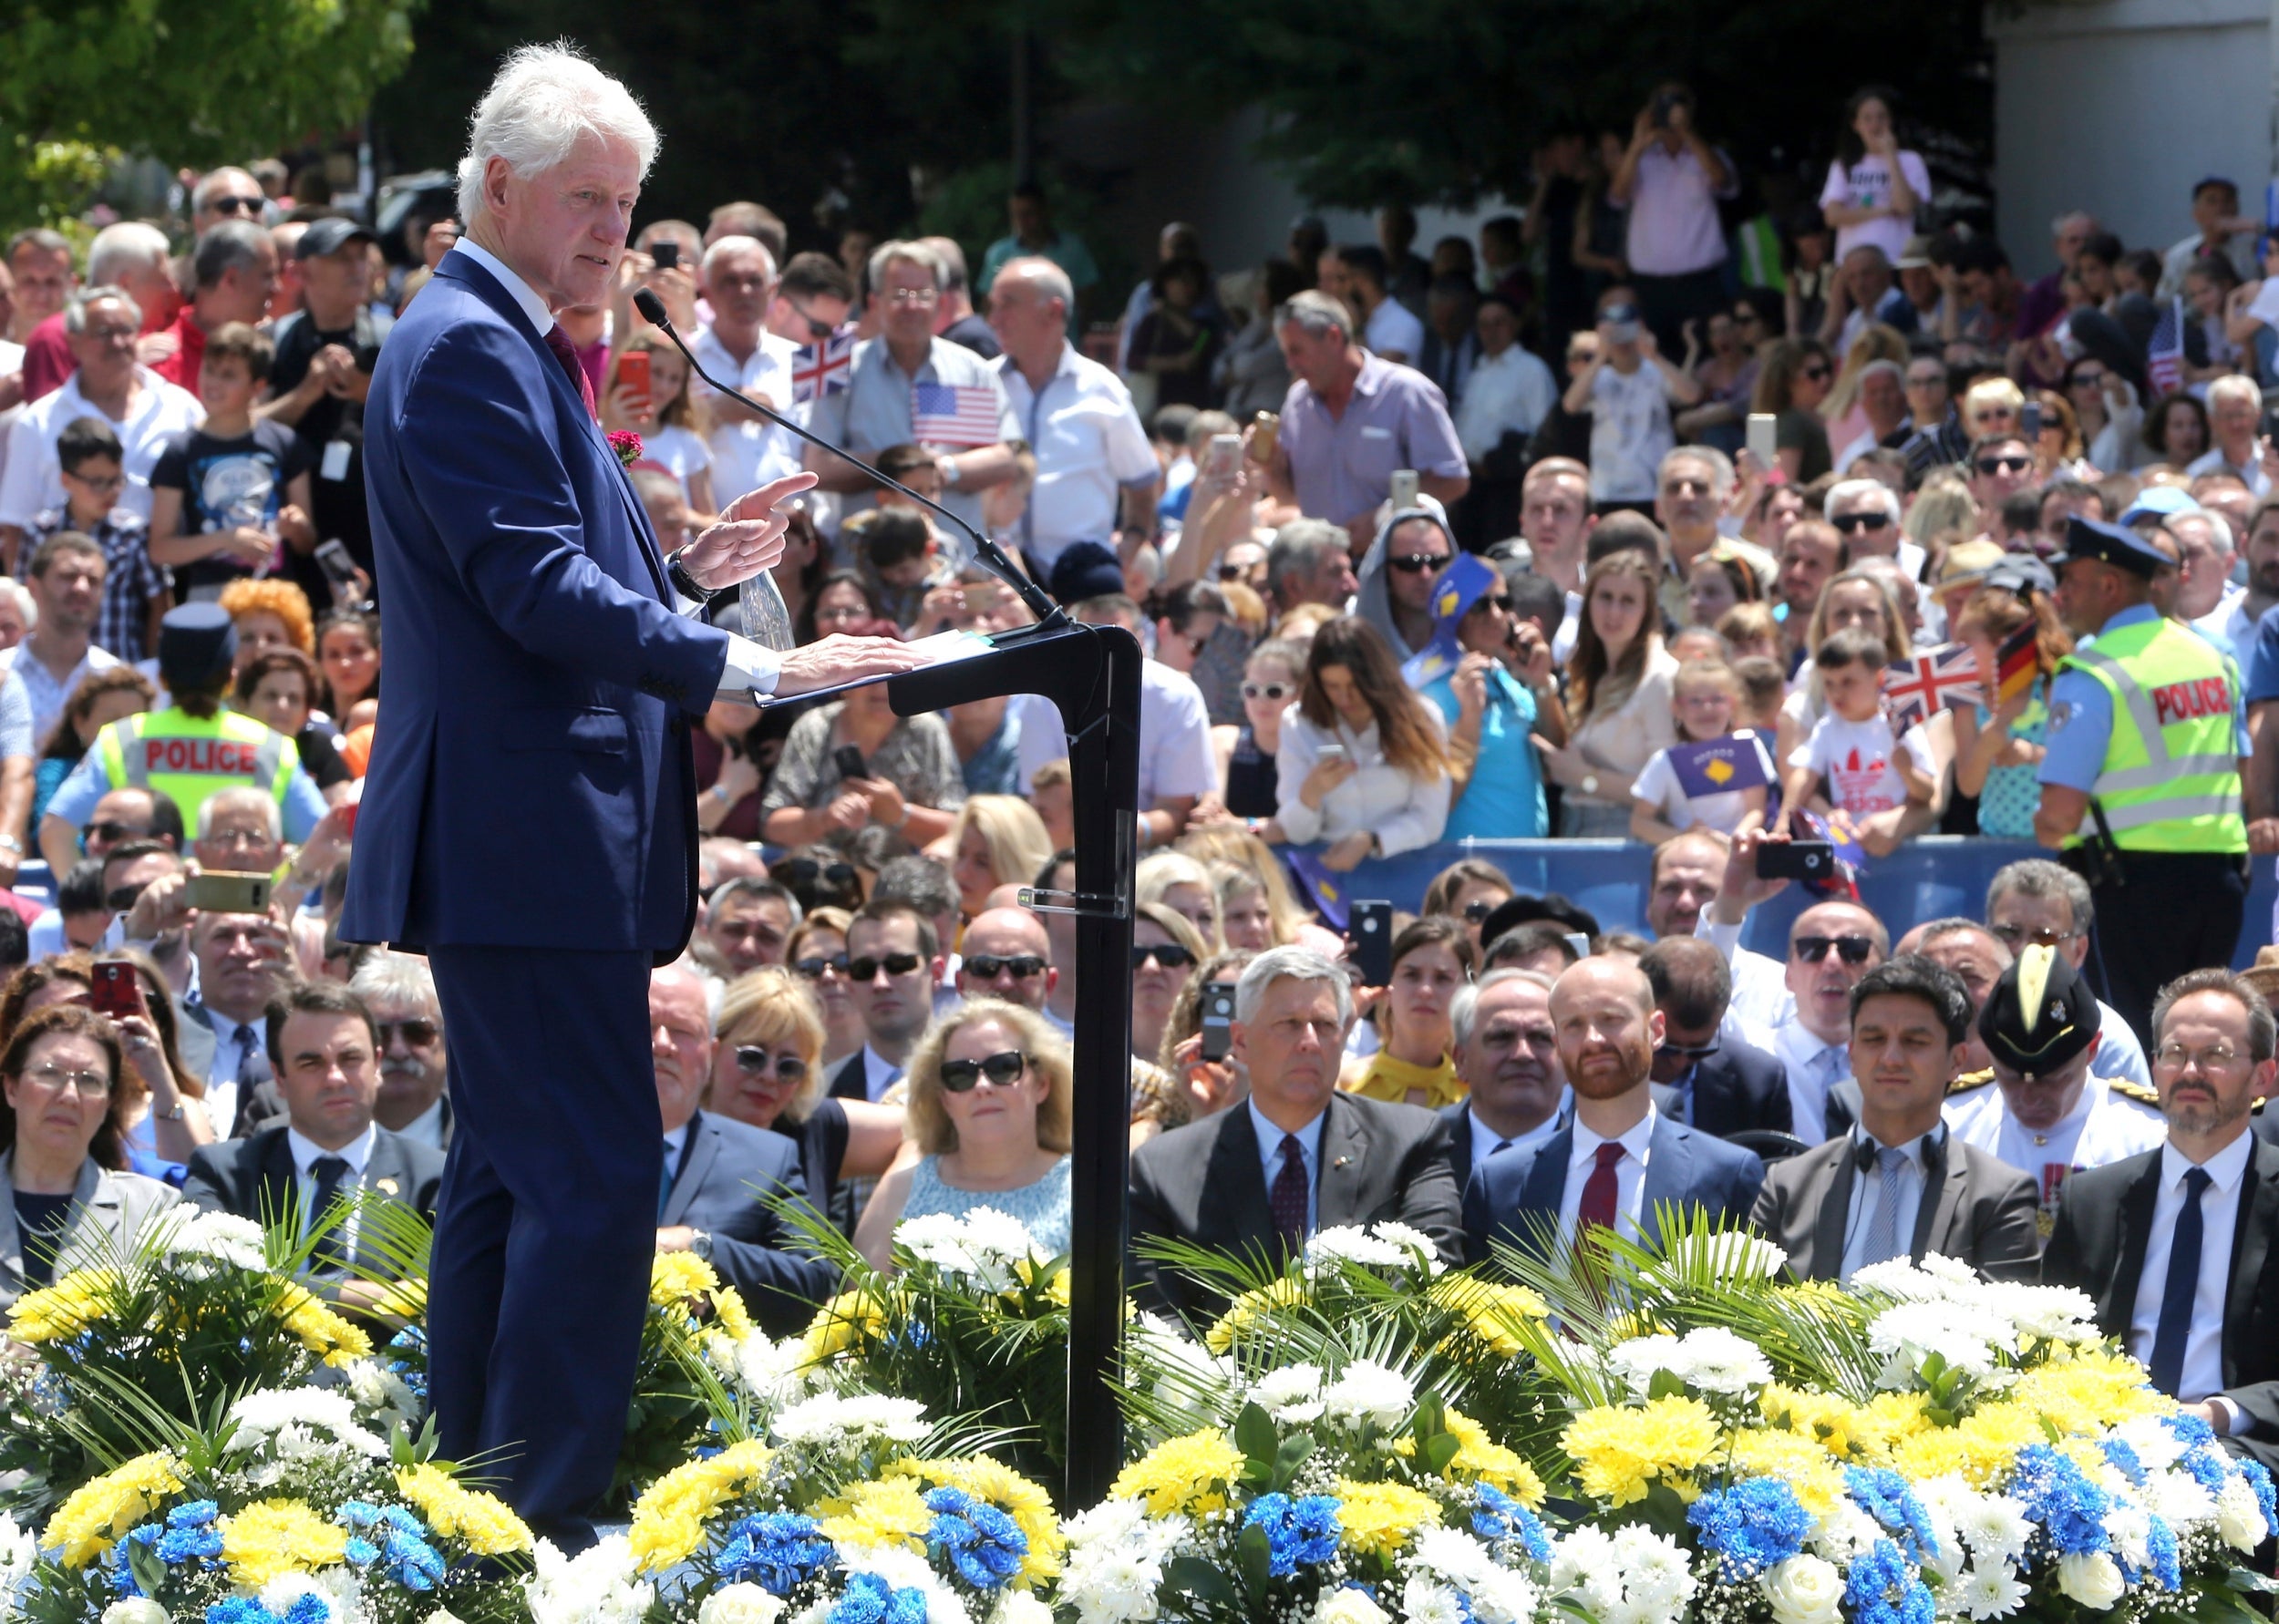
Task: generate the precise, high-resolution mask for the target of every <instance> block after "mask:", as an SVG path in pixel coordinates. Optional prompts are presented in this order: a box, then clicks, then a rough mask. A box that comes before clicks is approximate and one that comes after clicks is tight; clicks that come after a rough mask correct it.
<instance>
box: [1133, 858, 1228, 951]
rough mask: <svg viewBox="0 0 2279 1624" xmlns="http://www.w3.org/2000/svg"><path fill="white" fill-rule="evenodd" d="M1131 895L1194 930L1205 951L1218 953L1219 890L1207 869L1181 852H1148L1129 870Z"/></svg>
mask: <svg viewBox="0 0 2279 1624" xmlns="http://www.w3.org/2000/svg"><path fill="white" fill-rule="evenodd" d="M1131 885H1132V895H1133V896H1134V897H1135V898H1137V899H1139V901H1142V902H1160V903H1161V904H1162V905H1163V906H1164V907H1166V908H1168V909H1170V910H1171V911H1172V912H1173V913H1176V914H1179V915H1181V916H1182V917H1183V918H1185V920H1187V922H1188V923H1189V924H1191V925H1192V926H1194V927H1195V934H1196V935H1198V936H1200V937H1201V938H1202V944H1203V948H1204V950H1205V951H1209V952H1216V951H1219V945H1220V935H1219V888H1218V886H1217V885H1216V884H1215V883H1214V882H1213V881H1212V878H1211V870H1210V869H1206V868H1204V867H1203V866H1202V865H1201V863H1199V862H1197V861H1196V860H1195V859H1194V858H1191V857H1189V856H1188V855H1187V854H1186V853H1185V852H1181V851H1157V852H1150V854H1149V855H1148V856H1146V857H1144V858H1140V859H1139V868H1138V869H1135V870H1133V872H1132V878H1131Z"/></svg>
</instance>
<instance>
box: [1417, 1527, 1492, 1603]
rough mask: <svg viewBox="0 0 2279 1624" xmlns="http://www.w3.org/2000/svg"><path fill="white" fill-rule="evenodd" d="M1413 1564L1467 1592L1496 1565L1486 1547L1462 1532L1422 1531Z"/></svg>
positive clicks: (1451, 1529) (1450, 1529) (1425, 1529)
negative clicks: (1450, 1580) (1455, 1584)
mask: <svg viewBox="0 0 2279 1624" xmlns="http://www.w3.org/2000/svg"><path fill="white" fill-rule="evenodd" d="M1411 1560H1412V1561H1414V1562H1415V1564H1416V1565H1417V1566H1418V1567H1421V1568H1424V1569H1425V1570H1426V1571H1428V1572H1430V1573H1437V1574H1439V1576H1440V1577H1441V1578H1445V1579H1452V1580H1454V1581H1455V1582H1456V1583H1457V1584H1458V1585H1460V1586H1462V1587H1463V1588H1466V1589H1469V1588H1471V1583H1472V1581H1473V1580H1474V1579H1476V1578H1479V1577H1480V1575H1481V1574H1483V1573H1485V1572H1487V1571H1488V1570H1489V1569H1490V1568H1491V1567H1494V1566H1495V1565H1496V1559H1495V1557H1493V1556H1492V1555H1491V1554H1490V1552H1489V1549H1488V1547H1486V1546H1484V1545H1482V1544H1480V1541H1479V1540H1478V1539H1476V1538H1474V1537H1472V1536H1471V1535H1469V1534H1467V1533H1465V1532H1464V1531H1463V1530H1462V1529H1460V1528H1438V1527H1435V1528H1420V1529H1418V1531H1417V1541H1416V1544H1415V1546H1414V1547H1412V1550H1411Z"/></svg>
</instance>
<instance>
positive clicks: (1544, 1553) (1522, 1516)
mask: <svg viewBox="0 0 2279 1624" xmlns="http://www.w3.org/2000/svg"><path fill="white" fill-rule="evenodd" d="M1472 1532H1473V1533H1475V1534H1477V1535H1479V1536H1480V1537H1481V1538H1482V1539H1485V1540H1487V1541H1488V1542H1489V1543H1490V1544H1491V1545H1492V1544H1501V1543H1503V1542H1505V1541H1507V1540H1508V1541H1510V1542H1511V1543H1513V1544H1516V1545H1517V1546H1518V1547H1520V1548H1521V1550H1523V1551H1525V1552H1526V1553H1527V1554H1528V1556H1529V1557H1531V1558H1532V1559H1533V1560H1535V1561H1538V1562H1548V1561H1550V1560H1551V1536H1550V1535H1549V1534H1548V1533H1546V1532H1545V1531H1544V1529H1543V1524H1542V1518H1540V1517H1538V1516H1536V1515H1535V1514H1534V1513H1533V1512H1531V1511H1530V1510H1529V1509H1528V1508H1527V1507H1526V1506H1522V1505H1521V1504H1520V1503H1519V1502H1518V1501H1517V1500H1514V1499H1513V1498H1512V1497H1511V1496H1509V1495H1507V1494H1505V1493H1504V1492H1503V1491H1502V1490H1501V1489H1500V1488H1497V1487H1496V1486H1495V1485H1492V1484H1486V1483H1478V1484H1474V1485H1472Z"/></svg>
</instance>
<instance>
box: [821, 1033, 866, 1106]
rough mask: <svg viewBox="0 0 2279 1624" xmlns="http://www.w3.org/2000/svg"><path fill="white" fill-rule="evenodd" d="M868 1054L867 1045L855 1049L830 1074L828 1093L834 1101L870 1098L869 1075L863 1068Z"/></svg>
mask: <svg viewBox="0 0 2279 1624" xmlns="http://www.w3.org/2000/svg"><path fill="white" fill-rule="evenodd" d="M870 1053H871V1051H870V1048H869V1047H868V1046H867V1045H866V1046H864V1047H862V1048H860V1049H857V1050H856V1051H855V1052H854V1053H853V1054H850V1055H848V1056H847V1058H846V1059H845V1060H844V1061H843V1062H841V1063H840V1067H839V1069H838V1070H837V1071H835V1072H833V1073H832V1074H831V1077H830V1093H831V1096H832V1097H833V1098H834V1099H842V1100H867V1099H869V1098H870V1097H871V1088H870V1076H871V1074H870V1073H869V1071H867V1070H866V1069H865V1067H864V1062H865V1061H866V1060H867V1059H868V1058H869V1056H870Z"/></svg>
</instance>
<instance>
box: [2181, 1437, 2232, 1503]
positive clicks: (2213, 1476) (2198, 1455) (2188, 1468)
mask: <svg viewBox="0 0 2279 1624" xmlns="http://www.w3.org/2000/svg"><path fill="white" fill-rule="evenodd" d="M2176 1469H2177V1470H2178V1471H2180V1472H2181V1473H2183V1474H2184V1475H2186V1476H2188V1477H2190V1478H2191V1480H2192V1481H2193V1482H2194V1483H2197V1484H2198V1485H2200V1486H2201V1487H2202V1488H2204V1489H2206V1490H2207V1491H2208V1492H2209V1493H2210V1494H2212V1495H2216V1494H2221V1493H2222V1492H2223V1479H2224V1476H2225V1473H2224V1467H2223V1452H2222V1450H2220V1449H2217V1448H2216V1447H2214V1446H2213V1445H2212V1444H2193V1445H2192V1446H2191V1448H2190V1449H2187V1450H2186V1451H2184V1453H2183V1454H2181V1455H2179V1456H2178V1457H2177V1460H2176Z"/></svg>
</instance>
